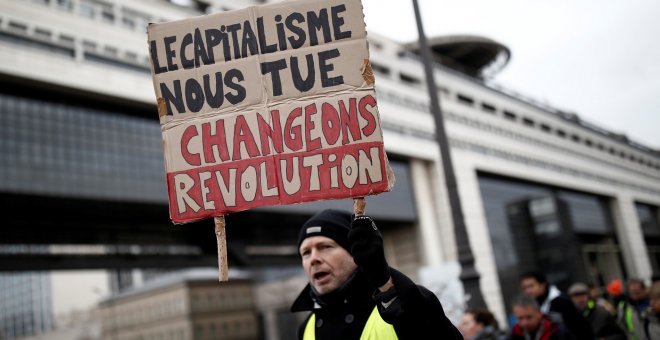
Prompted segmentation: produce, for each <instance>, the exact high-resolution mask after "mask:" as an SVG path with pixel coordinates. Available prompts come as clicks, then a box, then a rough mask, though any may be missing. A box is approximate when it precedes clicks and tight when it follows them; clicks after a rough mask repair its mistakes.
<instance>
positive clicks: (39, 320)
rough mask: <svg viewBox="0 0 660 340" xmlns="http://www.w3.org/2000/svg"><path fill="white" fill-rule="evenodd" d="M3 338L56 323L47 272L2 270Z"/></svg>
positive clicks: (0, 317)
mask: <svg viewBox="0 0 660 340" xmlns="http://www.w3.org/2000/svg"><path fill="white" fill-rule="evenodd" d="M0 301H1V302H0V339H16V338H22V337H26V336H29V335H33V334H40V333H44V332H46V331H49V330H50V329H51V327H52V325H53V312H52V290H51V286H50V278H49V276H48V273H43V272H24V273H13V274H0Z"/></svg>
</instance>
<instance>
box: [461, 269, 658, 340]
mask: <svg viewBox="0 0 660 340" xmlns="http://www.w3.org/2000/svg"><path fill="white" fill-rule="evenodd" d="M518 282H519V288H520V295H518V296H516V297H515V298H514V299H513V300H512V301H508V304H509V306H510V307H511V311H512V314H511V315H510V318H509V320H508V323H509V324H508V325H507V326H508V327H507V329H508V330H507V331H505V330H504V329H502V328H500V327H499V326H498V323H497V320H496V319H495V317H494V316H493V314H492V313H491V312H490V311H488V310H487V309H483V308H473V309H468V310H467V311H466V312H465V313H464V314H463V318H462V320H461V323H460V325H459V327H458V328H459V330H460V331H461V333H462V334H463V338H464V339H466V340H501V339H502V340H503V339H510V340H564V339H567V340H583V339H599V340H600V339H606V340H653V339H658V340H660V278H657V279H654V280H653V282H652V283H651V285H650V286H647V284H646V283H645V282H644V281H643V280H639V279H630V280H628V281H627V282H623V281H622V280H613V281H612V282H610V283H609V284H608V285H607V287H606V289H604V290H603V291H601V290H600V289H598V288H597V287H595V286H594V285H591V284H586V283H583V282H575V283H573V284H572V285H570V287H569V288H568V290H566V291H560V290H559V289H558V288H557V287H556V286H554V285H553V284H551V283H549V282H548V280H547V278H546V276H545V274H544V273H542V272H539V271H531V272H527V273H525V274H523V275H521V276H520V278H519V281H518Z"/></svg>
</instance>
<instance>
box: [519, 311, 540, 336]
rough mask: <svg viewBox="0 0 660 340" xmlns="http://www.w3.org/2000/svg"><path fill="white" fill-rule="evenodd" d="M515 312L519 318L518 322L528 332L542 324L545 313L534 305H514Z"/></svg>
mask: <svg viewBox="0 0 660 340" xmlns="http://www.w3.org/2000/svg"><path fill="white" fill-rule="evenodd" d="M513 314H514V315H515V316H516V318H517V319H518V324H520V327H522V328H523V329H524V330H526V331H528V332H534V331H536V330H537V329H538V328H539V326H540V325H541V317H542V316H543V314H542V313H541V311H540V310H538V309H536V308H534V307H532V306H513Z"/></svg>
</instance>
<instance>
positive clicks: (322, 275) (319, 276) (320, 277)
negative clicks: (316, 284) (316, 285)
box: [314, 272, 330, 281]
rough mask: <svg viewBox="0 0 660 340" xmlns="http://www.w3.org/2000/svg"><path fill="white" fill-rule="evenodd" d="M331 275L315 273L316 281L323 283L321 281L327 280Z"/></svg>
mask: <svg viewBox="0 0 660 340" xmlns="http://www.w3.org/2000/svg"><path fill="white" fill-rule="evenodd" d="M329 275H330V273H328V272H317V273H314V280H316V281H321V280H323V279H325V278H327V277H328V276H329Z"/></svg>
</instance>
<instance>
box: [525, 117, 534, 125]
mask: <svg viewBox="0 0 660 340" xmlns="http://www.w3.org/2000/svg"><path fill="white" fill-rule="evenodd" d="M523 124H525V125H526V126H529V127H534V125H536V123H535V122H534V120H532V119H531V118H527V117H524V118H523Z"/></svg>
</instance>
